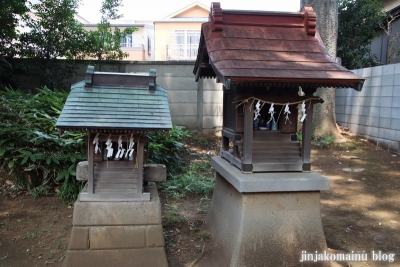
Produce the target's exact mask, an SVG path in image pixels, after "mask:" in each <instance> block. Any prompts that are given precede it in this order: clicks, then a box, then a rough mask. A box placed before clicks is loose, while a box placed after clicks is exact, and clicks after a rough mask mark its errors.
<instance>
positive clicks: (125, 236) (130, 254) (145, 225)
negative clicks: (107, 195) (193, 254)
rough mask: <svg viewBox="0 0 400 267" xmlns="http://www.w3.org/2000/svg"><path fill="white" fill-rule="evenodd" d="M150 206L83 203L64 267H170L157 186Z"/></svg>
mask: <svg viewBox="0 0 400 267" xmlns="http://www.w3.org/2000/svg"><path fill="white" fill-rule="evenodd" d="M145 191H147V192H149V193H150V196H151V200H150V201H149V202H98V201H97V202H81V201H79V199H78V201H77V202H76V203H75V206H74V217H73V227H72V232H71V237H70V240H69V245H68V251H67V255H66V258H65V262H64V267H81V266H96V267H110V266H118V267H128V266H129V267H166V266H168V263H167V257H166V254H165V249H164V246H165V244H164V235H163V229H162V225H161V204H160V200H159V197H158V192H157V189H156V187H155V186H148V187H146V188H145Z"/></svg>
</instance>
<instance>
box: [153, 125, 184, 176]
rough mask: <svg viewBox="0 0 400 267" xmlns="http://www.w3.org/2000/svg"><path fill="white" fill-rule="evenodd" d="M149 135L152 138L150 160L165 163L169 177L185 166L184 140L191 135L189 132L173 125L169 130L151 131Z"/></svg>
mask: <svg viewBox="0 0 400 267" xmlns="http://www.w3.org/2000/svg"><path fill="white" fill-rule="evenodd" d="M148 136H149V137H150V138H151V142H149V151H148V152H149V162H150V163H158V164H165V166H166V167H167V175H168V177H169V178H171V177H172V176H173V175H175V174H177V173H179V172H180V171H181V170H182V169H183V166H184V158H183V155H184V153H185V152H186V148H185V144H184V142H185V140H186V138H188V137H189V136H190V134H189V132H188V131H187V130H183V129H182V128H180V127H176V126H173V128H172V129H171V130H170V131H169V132H162V131H158V132H149V133H148Z"/></svg>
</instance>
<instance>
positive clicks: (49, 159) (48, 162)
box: [46, 157, 51, 165]
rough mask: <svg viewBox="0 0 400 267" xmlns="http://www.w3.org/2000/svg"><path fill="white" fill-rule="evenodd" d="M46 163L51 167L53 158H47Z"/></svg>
mask: <svg viewBox="0 0 400 267" xmlns="http://www.w3.org/2000/svg"><path fill="white" fill-rule="evenodd" d="M46 163H47V165H49V164H50V163H51V157H47V159H46Z"/></svg>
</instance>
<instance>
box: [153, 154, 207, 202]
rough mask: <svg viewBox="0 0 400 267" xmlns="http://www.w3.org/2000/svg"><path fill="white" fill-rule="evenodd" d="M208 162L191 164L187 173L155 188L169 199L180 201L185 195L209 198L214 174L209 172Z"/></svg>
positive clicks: (175, 176)
mask: <svg viewBox="0 0 400 267" xmlns="http://www.w3.org/2000/svg"><path fill="white" fill-rule="evenodd" d="M210 170H211V164H210V162H209V161H208V162H192V164H190V166H189V167H188V169H187V171H185V172H183V173H182V174H178V175H174V176H173V177H172V178H171V179H169V180H167V181H166V182H163V183H159V184H157V187H158V188H159V189H160V190H161V191H162V192H165V193H166V194H168V195H169V196H170V197H173V198H175V199H180V198H181V197H183V196H185V195H186V194H195V195H203V196H206V197H209V196H211V194H212V192H213V190H214V176H215V175H214V173H213V172H211V173H210Z"/></svg>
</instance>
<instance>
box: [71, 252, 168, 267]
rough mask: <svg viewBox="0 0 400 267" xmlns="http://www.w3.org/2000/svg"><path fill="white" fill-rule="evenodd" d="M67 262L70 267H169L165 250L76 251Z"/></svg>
mask: <svg viewBox="0 0 400 267" xmlns="http://www.w3.org/2000/svg"><path fill="white" fill-rule="evenodd" d="M65 262H67V263H68V264H67V265H65V266H68V267H82V266H87V267H89V266H96V267H113V266H115V267H168V263H167V256H166V254H165V250H164V248H143V249H120V250H74V251H68V253H67V256H66V258H65Z"/></svg>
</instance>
